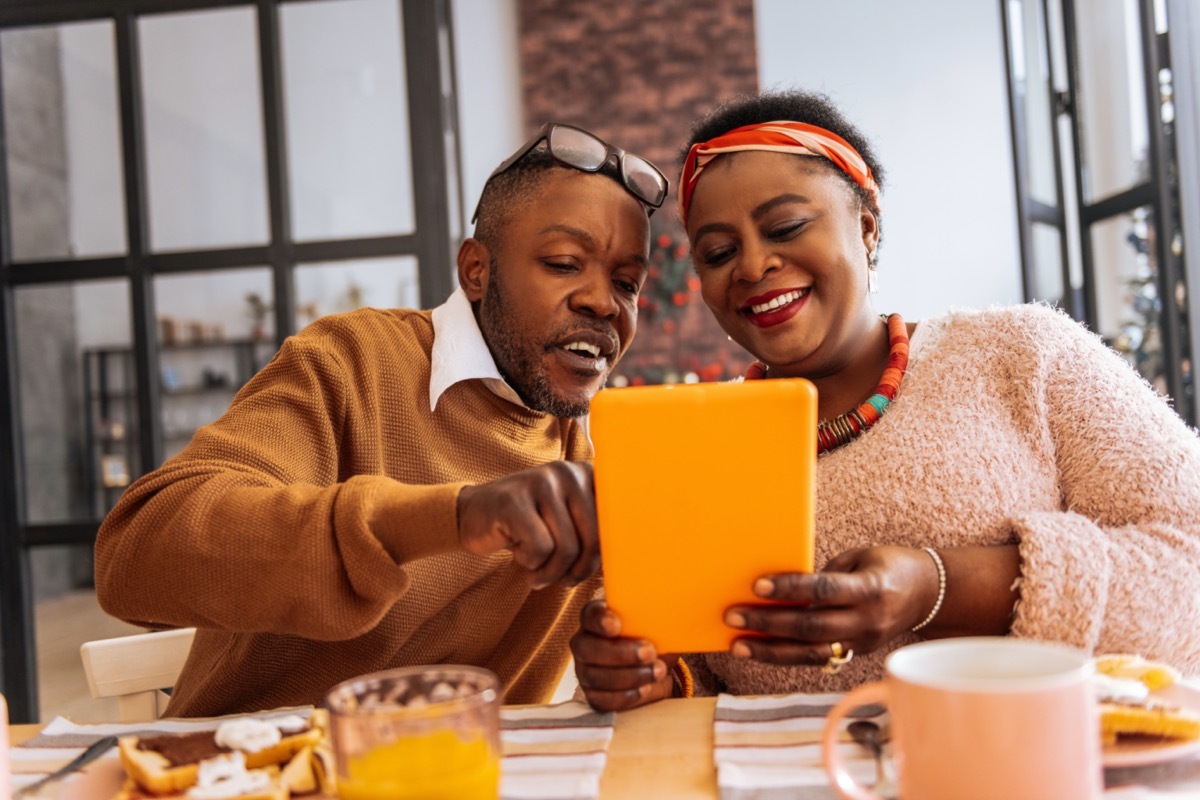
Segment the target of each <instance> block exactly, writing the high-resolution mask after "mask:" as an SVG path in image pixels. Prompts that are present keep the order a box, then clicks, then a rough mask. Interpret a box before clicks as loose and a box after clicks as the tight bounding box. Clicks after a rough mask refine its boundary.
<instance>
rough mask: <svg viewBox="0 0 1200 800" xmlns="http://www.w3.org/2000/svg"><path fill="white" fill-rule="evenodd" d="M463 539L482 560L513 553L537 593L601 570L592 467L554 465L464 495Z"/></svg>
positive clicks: (469, 488)
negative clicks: (498, 554) (489, 556)
mask: <svg viewBox="0 0 1200 800" xmlns="http://www.w3.org/2000/svg"><path fill="white" fill-rule="evenodd" d="M458 538H459V541H460V542H462V546H463V547H464V548H466V549H467V550H468V551H469V552H471V553H474V554H476V555H480V556H486V555H491V554H492V553H495V552H497V551H500V550H511V551H512V554H513V560H514V561H516V563H517V564H519V565H520V566H522V567H524V568H525V570H526V576H527V579H528V581H529V583H530V584H531V585H532V586H533V587H534V588H535V589H541V588H543V587H545V586H549V585H550V584H552V583H554V582H556V581H559V580H565V581H566V582H567V583H569V584H571V585H575V584H578V583H581V582H582V581H584V580H586V579H587V578H589V577H591V576H592V575H594V574H595V573H596V570H598V569H600V536H599V531H598V529H597V525H596V498H595V494H594V492H593V489H592V467H591V465H590V464H578V463H575V462H570V461H554V462H551V463H549V464H543V465H542V466H540V467H534V468H533V469H527V470H525V471H523V472H516V473H513V474H512V475H506V476H505V477H503V478H499V479H497V480H494V481H491V482H490V483H484V484H481V485H479V486H465V487H463V489H462V491H461V492H459V495H458Z"/></svg>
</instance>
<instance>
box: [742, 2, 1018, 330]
mask: <svg viewBox="0 0 1200 800" xmlns="http://www.w3.org/2000/svg"><path fill="white" fill-rule="evenodd" d="M755 24H756V28H757V37H758V57H759V81H760V86H761V88H763V89H772V88H792V87H795V88H803V89H809V90H817V91H822V92H825V93H826V94H828V95H830V96H831V97H832V98H833V99H834V101H835V102H837V103H838V105H839V106H840V107H841V108H842V110H843V112H844V113H845V114H846V116H847V117H848V118H849V119H850V120H851V121H853V122H854V123H855V124H856V125H858V126H859V128H860V129H861V130H862V131H863V132H864V134H866V136H867V137H868V138H869V139H870V140H871V142H872V143H873V144H874V146H875V149H876V154H877V156H878V158H879V160H880V162H881V163H882V164H883V166H884V169H885V170H886V171H887V173H888V174H887V185H886V188H885V189H884V194H883V198H882V202H883V232H884V240H883V245H882V249H881V250H880V253H879V256H880V260H879V286H880V289H879V294H878V295H876V297H875V307H876V308H877V309H878V310H879V311H880V312H891V311H895V312H899V313H901V314H903V315H904V316H905V317H907V318H911V319H914V320H915V319H920V318H922V317H928V316H932V315H935V314H939V313H942V312H944V311H946V310H947V309H949V308H952V307H971V306H985V305H990V304H994V303H1013V302H1020V300H1021V297H1022V295H1021V277H1020V276H1021V272H1020V260H1019V253H1018V245H1017V220H1016V195H1015V187H1014V183H1013V165H1012V145H1011V143H1010V140H1009V119H1008V99H1007V90H1006V87H1005V77H1004V51H1003V36H1002V33H1001V26H1000V10H999V7H998V4H997V3H995V2H993V1H992V0H970V1H969V2H961V0H905V2H901V3H897V2H895V1H894V0H853V1H852V2H840V3H820V2H816V0H803V2H798V1H797V0H757V2H756V4H755Z"/></svg>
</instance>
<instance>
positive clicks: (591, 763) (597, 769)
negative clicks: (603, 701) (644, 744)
mask: <svg viewBox="0 0 1200 800" xmlns="http://www.w3.org/2000/svg"><path fill="white" fill-rule="evenodd" d="M615 721H616V716H615V715H614V714H611V713H608V714H601V713H599V712H597V711H593V710H592V709H591V707H590V706H588V705H587V704H585V703H580V702H576V701H571V702H567V703H560V704H559V705H555V706H527V707H524V708H505V709H501V711H500V741H501V744H502V746H503V749H504V762H503V763H502V764H501V767H500V796H501V797H502V798H503V800H549V799H550V798H553V799H554V800H594V798H596V797H599V795H600V776H601V775H602V774H603V773H604V764H605V761H606V760H607V759H608V744H609V742H611V741H612V735H613V723H614V722H615Z"/></svg>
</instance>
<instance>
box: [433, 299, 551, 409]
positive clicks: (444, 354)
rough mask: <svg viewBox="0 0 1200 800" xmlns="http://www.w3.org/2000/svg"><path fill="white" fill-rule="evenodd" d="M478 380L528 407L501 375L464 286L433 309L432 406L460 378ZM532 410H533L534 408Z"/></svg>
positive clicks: (493, 391)
mask: <svg viewBox="0 0 1200 800" xmlns="http://www.w3.org/2000/svg"><path fill="white" fill-rule="evenodd" d="M473 379H479V380H481V381H483V383H484V385H485V386H487V388H488V389H490V390H491V391H492V393H493V394H495V395H496V396H497V397H502V398H504V399H505V400H508V401H509V402H510V403H516V404H517V405H519V406H522V407H524V408H529V407H528V406H526V405H525V402H524V401H523V400H521V396H520V395H519V394H517V392H516V390H515V389H513V388H512V387H511V386H509V385H508V381H506V380H504V377H503V376H502V375H501V374H500V370H499V369H498V368H497V367H496V361H495V359H493V358H492V351H491V350H489V349H488V346H487V342H485V341H484V339H483V331H481V330H479V323H478V322H477V321H476V320H475V312H474V311H472V310H471V301H470V300H468V299H467V295H466V294H465V293H464V292H463V290H462V287H461V286H460V287H459V288H457V289H455V290H454V293H453V294H452V295H450V297H449V298H448V299H447V300H446V302H444V303H442V304H441V305H440V306H438V307H437V308H435V309H434V310H433V351H432V353H431V354H430V364H429V408H430V410H434V409H436V408H437V401H438V399H439V398H440V397H441V396H442V395H443V394H444V393H445V391H446V390H447V389H449V388H450V387H451V386H453V385H454V384H456V383H459V382H460V381H468V380H473ZM531 410H532V409H531Z"/></svg>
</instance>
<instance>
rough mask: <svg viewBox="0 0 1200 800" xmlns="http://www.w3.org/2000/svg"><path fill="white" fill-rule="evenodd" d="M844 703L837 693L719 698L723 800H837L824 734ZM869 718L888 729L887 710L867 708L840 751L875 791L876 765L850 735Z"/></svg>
mask: <svg viewBox="0 0 1200 800" xmlns="http://www.w3.org/2000/svg"><path fill="white" fill-rule="evenodd" d="M840 699H841V695H838V694H786V695H750V696H742V697H735V696H733V695H728V694H723V695H720V696H719V697H718V698H717V710H716V713H715V714H714V718H713V759H714V761H715V762H716V765H717V786H718V787H719V789H720V792H721V800H835V799H836V798H837V795H836V794H835V793H834V791H833V789H832V788H831V787H830V785H829V780H828V779H827V778H826V776H825V767H824V765H823V762H822V760H821V734H822V731H824V729H825V715H826V714H828V713H829V710H830V709H831V708H833V705H834V703H836V702H837V701H838V700H840ZM864 718H865V719H871V720H874V721H875V722H876V723H878V724H879V726H880V727H882V728H883V729H884V730H885V731H886V730H887V726H888V717H887V712H886V711H885V710H884V708H883V707H882V706H878V705H874V706H863V707H861V708H859V709H857V710H856V711H855V712H854V716H853V717H852V718H850V719H849V720H844V721H843V723H842V733H841V741H842V744H840V745H839V747H841V748H843V752H842V757H843V758H844V759H845V760H846V761H847V767H848V768H849V770H850V772H851V774H852V775H853V776H854V779H855V780H857V781H859V782H860V783H862V784H863V785H865V786H870V785H871V784H872V783H873V782H874V780H875V762H874V760H873V759H872V758H871V755H870V753H869V752H868V751H867V750H865V749H864V748H862V747H860V746H859V745H857V744H855V743H854V742H853V741H852V740H851V739H850V735H849V734H847V733H846V731H845V726H846V725H847V724H849V722H850V721H852V720H853V719H864ZM885 758H886V755H885Z"/></svg>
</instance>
